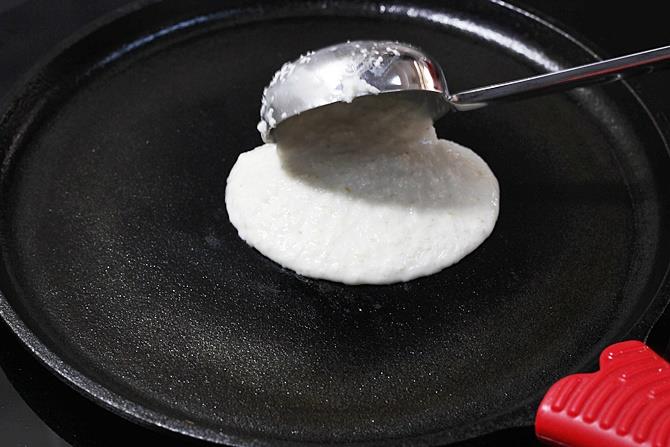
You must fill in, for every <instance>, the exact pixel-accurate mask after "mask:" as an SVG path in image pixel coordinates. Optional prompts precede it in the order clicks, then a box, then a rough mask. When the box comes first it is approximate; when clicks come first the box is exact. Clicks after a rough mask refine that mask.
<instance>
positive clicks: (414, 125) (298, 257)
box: [226, 97, 499, 284]
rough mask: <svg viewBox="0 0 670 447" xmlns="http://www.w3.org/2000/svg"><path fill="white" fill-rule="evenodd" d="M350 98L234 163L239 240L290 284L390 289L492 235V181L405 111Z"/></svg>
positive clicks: (231, 204)
mask: <svg viewBox="0 0 670 447" xmlns="http://www.w3.org/2000/svg"><path fill="white" fill-rule="evenodd" d="M381 99H382V97H377V98H363V99H357V100H355V101H354V102H352V103H351V104H345V103H341V104H337V105H335V106H329V107H327V108H323V109H321V110H319V111H317V112H314V111H312V112H310V113H306V114H303V115H300V116H298V117H296V118H291V119H289V120H287V121H285V122H284V123H282V125H281V126H280V127H279V129H278V130H277V131H275V134H274V137H275V140H276V141H277V144H265V145H263V146H260V147H257V148H255V149H253V150H251V151H249V152H245V153H243V154H241V155H240V157H239V159H238V160H237V163H236V164H235V166H233V169H232V170H231V172H230V175H229V177H228V185H227V188H226V206H227V209H228V215H229V217H230V221H231V222H232V224H233V225H234V226H235V227H236V228H237V230H238V232H239V235H240V237H241V238H242V239H244V240H245V241H246V242H247V243H248V244H249V245H251V246H252V247H255V248H256V249H257V250H258V251H260V252H261V253H262V254H264V255H265V256H267V257H268V258H270V259H272V260H273V261H275V262H277V263H279V264H280V265H282V266H284V267H287V268H289V269H291V270H294V271H296V272H297V273H299V274H301V275H305V276H309V277H312V278H322V279H328V280H332V281H338V282H342V283H345V284H389V283H394V282H398V281H409V280H411V279H414V278H418V277H420V276H425V275H430V274H432V273H435V272H438V271H440V270H442V269H443V268H445V267H447V266H449V265H451V264H453V263H455V262H457V261H459V260H460V259H462V258H463V257H464V256H465V255H467V254H468V253H470V252H472V251H473V250H474V249H475V248H477V246H479V245H480V244H481V243H482V242H483V241H484V240H485V239H486V238H487V237H488V236H489V234H491V231H492V230H493V227H494V225H495V222H496V219H497V216H498V201H499V199H498V198H499V193H498V182H497V181H496V178H495V176H494V175H493V173H492V172H491V170H490V169H489V167H488V166H487V165H486V163H485V162H484V161H483V160H482V159H481V158H479V157H478V156H477V155H476V154H475V153H474V152H472V151H471V150H470V149H467V148H465V147H463V146H460V145H459V144H457V143H454V142H450V141H446V140H439V139H438V138H437V136H436V134H435V129H434V127H433V124H432V121H431V119H430V118H427V117H425V116H423V115H422V114H420V113H418V112H416V110H415V109H414V108H412V107H413V106H407V105H405V104H403V103H402V102H397V101H392V102H393V103H390V102H389V99H384V100H383V101H381Z"/></svg>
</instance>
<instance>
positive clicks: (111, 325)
mask: <svg viewBox="0 0 670 447" xmlns="http://www.w3.org/2000/svg"><path fill="white" fill-rule="evenodd" d="M186 3H188V4H186ZM364 38H373V39H397V40H402V41H408V42H412V43H415V44H417V45H419V46H421V47H423V48H424V49H425V50H427V51H428V52H429V53H430V54H432V55H433V56H435V57H436V58H437V60H439V61H440V62H441V64H442V65H443V67H444V68H445V71H446V73H447V78H448V80H449V83H450V85H451V87H452V90H454V91H456V90H460V89H465V88H470V87H475V86H480V85H485V84H488V83H493V82H499V81H504V80H509V79H513V78H517V77H522V76H527V75H531V74H534V73H538V72H543V71H546V70H550V69H556V68H559V67H562V66H568V65H576V64H579V63H584V62H588V61H591V60H593V59H594V55H593V54H592V53H591V52H590V51H589V50H587V49H586V48H585V47H584V46H583V45H581V44H579V43H578V42H577V41H576V40H574V39H573V38H572V37H570V36H569V35H567V34H565V33H563V32H561V31H560V30H558V29H556V28H554V27H552V26H551V25H550V24H548V23H547V22H544V21H542V20H540V19H538V18H536V17H533V16H531V15H529V14H528V13H525V12H524V11H522V10H519V9H516V8H514V7H511V6H509V5H506V4H503V3H500V2H497V1H496V2H492V1H491V2H489V1H485V0H473V1H460V2H413V3H412V4H411V5H410V4H405V3H384V4H379V3H370V2H297V3H296V2H280V3H268V4H258V3H254V2H240V1H229V2H225V3H221V2H218V1H207V0H199V1H196V2H178V1H176V0H175V1H172V0H165V1H163V2H157V3H151V4H148V5H144V6H143V7H139V6H138V7H137V8H134V9H133V10H132V11H131V12H130V13H129V14H127V15H123V16H121V17H118V18H116V19H114V20H105V21H103V22H98V23H97V24H96V25H95V26H92V27H91V29H90V30H89V31H87V32H85V33H84V32H82V33H81V34H80V35H79V36H77V37H76V38H73V40H72V41H71V42H70V43H69V44H66V45H63V46H62V47H61V48H60V49H59V50H58V52H56V53H54V54H53V57H52V58H51V59H50V61H49V62H47V63H45V64H43V65H42V66H40V67H38V68H36V69H35V70H34V71H33V73H32V76H31V77H30V80H27V81H26V82H25V83H23V84H22V85H21V86H19V87H18V88H17V90H16V92H15V96H14V97H15V100H14V102H13V105H12V106H11V107H10V109H9V110H8V111H7V112H6V114H5V116H4V118H3V120H2V122H1V124H0V144H1V148H2V151H3V158H4V163H3V166H2V171H1V178H0V181H1V182H2V190H1V196H0V201H1V202H0V209H1V210H2V211H1V217H2V228H1V233H0V234H1V235H2V239H1V242H2V255H3V258H2V268H1V279H0V289H1V290H2V295H1V296H0V314H1V315H2V316H3V318H4V319H5V320H6V321H7V322H8V324H9V325H10V327H11V328H12V330H14V331H15V332H16V333H17V334H18V335H19V337H20V338H21V339H22V340H23V341H24V342H25V343H26V344H27V345H28V346H29V347H30V349H31V350H32V351H33V352H34V353H35V354H36V355H37V356H38V358H40V359H41V360H42V361H43V362H44V363H45V364H46V365H48V366H49V367H50V368H51V369H52V370H54V371H55V372H56V373H57V374H58V375H59V376H60V377H62V378H63V379H64V380H66V381H67V382H68V383H70V384H71V385H73V386H74V387H75V388H76V389H79V390H80V391H82V392H83V393H85V394H86V395H88V396H89V397H91V398H93V399H94V400H96V401H98V402H100V403H102V404H103V405H105V406H106V407H108V408H111V409H112V410H114V411H116V412H118V413H119V414H122V415H124V416H127V417H129V418H131V419H134V420H138V421H141V422H144V423H147V424H150V425H153V426H159V427H164V428H167V429H170V430H173V431H178V432H181V433H184V434H188V435H191V436H195V437H199V438H204V439H208V440H211V441H215V442H220V443H227V444H235V445H250V444H252V443H253V444H255V445H264V444H298V443H342V444H353V443H356V444H382V443H387V444H394V443H403V444H406V445H418V444H431V445H436V444H445V443H449V442H454V441H457V440H461V439H466V438H469V437H473V436H477V435H480V434H483V433H486V432H490V431H492V430H496V429H500V428H504V427H511V426H518V425H524V424H530V423H532V417H533V412H534V407H535V406H536V404H537V403H538V402H539V399H540V398H541V396H542V394H543V392H544V391H545V390H546V389H547V387H548V386H549V385H550V384H551V383H553V381H554V380H556V379H557V378H559V377H560V376H563V375H565V374H568V373H570V372H573V371H576V370H583V369H585V368H589V367H592V366H593V365H594V361H595V359H596V358H597V354H598V353H599V351H600V350H601V349H602V348H603V347H604V346H605V345H606V344H609V343H611V342H613V341H617V340H620V339H622V338H626V337H638V338H642V337H644V336H645V335H646V333H647V331H648V330H649V328H650V327H651V325H652V324H653V322H654V321H655V319H656V318H657V316H658V315H659V314H660V313H661V310H662V309H663V307H664V305H665V302H666V301H667V295H668V294H667V288H666V289H662V287H663V285H664V278H665V274H666V271H667V268H668V263H669V255H670V253H669V250H668V248H669V247H670V244H668V235H667V228H668V220H669V219H668V217H669V216H668V210H669V209H670V195H669V191H668V189H669V187H668V183H667V181H666V182H663V181H662V180H663V178H664V176H666V178H667V173H668V172H670V162H669V159H668V151H667V146H666V144H665V142H664V140H663V138H662V136H661V134H660V133H659V132H658V129H657V128H656V126H655V123H654V122H653V120H652V118H651V117H650V115H649V114H648V113H647V111H646V108H645V107H644V105H643V104H642V103H641V102H640V101H639V100H638V99H637V97H636V96H635V95H634V93H633V92H632V91H631V90H630V89H629V88H628V87H627V86H626V85H625V84H623V83H618V84H610V85H608V86H603V87H597V88H592V89H589V90H580V91H577V92H575V93H573V94H571V95H565V94H564V95H554V96H551V97H545V98H540V99H533V100H526V101H523V102H518V103H514V104H507V105H502V106H496V107H495V108H493V107H492V108H490V109H482V110H480V111H476V112H469V113H462V114H453V115H450V116H448V117H447V118H446V119H444V120H443V121H441V122H440V123H439V125H438V133H439V134H440V135H442V136H444V137H448V138H450V139H453V140H456V141H458V142H460V143H463V144H465V145H467V146H470V147H472V148H474V149H475V150H476V151H477V152H478V153H479V154H480V155H481V156H482V157H483V158H484V159H485V160H486V161H487V162H488V163H489V165H490V166H491V167H492V169H493V171H494V172H495V173H496V175H497V176H498V179H499V181H500V186H501V204H502V205H501V214H500V219H499V221H498V224H497V226H496V229H495V231H494V233H493V234H492V236H491V237H490V238H489V239H488V240H487V241H486V242H485V243H484V244H483V245H482V246H481V247H480V248H479V249H478V250H476V251H475V252H474V253H473V254H471V255H469V256H468V257H467V258H465V259H464V260H463V261H461V262H460V263H458V264H457V265H455V266H454V267H451V268H449V269H446V270H444V271H443V272H441V273H438V274H436V275H432V276H430V277H426V278H422V279H418V280H415V281H411V282H408V283H405V284H397V285H391V286H383V287H380V286H374V287H372V286H357V287H351V286H344V285H340V284H336V283H331V282H326V281H317V280H311V279H308V278H303V277H300V276H297V275H295V274H294V273H292V272H290V271H287V270H285V269H282V268H281V267H280V266H278V265H276V264H274V263H273V262H271V261H269V260H268V259H266V258H264V257H263V256H261V255H260V254H259V253H257V252H256V251H254V250H253V249H251V248H249V247H248V246H246V244H245V243H244V242H243V241H241V240H240V239H239V238H238V237H237V235H236V232H235V229H234V228H233V227H232V226H231V225H230V223H229V222H228V217H227V214H226V211H225V205H224V201H223V197H224V191H225V179H226V176H227V174H228V171H229V170H230V168H231V166H232V164H233V163H234V162H235V160H236V158H237V156H238V155H239V153H240V152H242V151H245V150H248V149H251V148H252V147H254V146H255V145H258V144H260V139H259V137H258V135H257V132H256V130H255V124H256V121H257V119H258V109H259V97H260V92H261V91H262V88H263V86H264V85H265V84H266V83H267V82H268V80H269V79H270V78H271V76H272V74H273V72H274V71H275V70H276V69H277V68H278V67H279V66H280V65H281V64H282V63H283V62H284V61H286V60H288V59H292V58H294V57H296V56H297V55H299V54H300V53H303V52H305V51H307V50H309V49H314V48H318V47H322V46H325V45H328V44H332V43H335V42H338V41H342V40H346V39H364Z"/></svg>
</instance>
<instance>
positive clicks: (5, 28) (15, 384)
mask: <svg viewBox="0 0 670 447" xmlns="http://www.w3.org/2000/svg"><path fill="white" fill-rule="evenodd" d="M445 1H459V0H445ZM511 2H512V3H514V4H518V5H519V6H522V7H526V8H527V9H530V10H533V11H535V12H538V13H540V14H541V15H543V16H548V17H549V18H551V20H552V21H553V22H555V23H556V24H558V25H559V26H561V27H562V28H564V29H566V30H568V31H571V32H573V33H574V34H575V35H577V36H578V37H580V38H581V40H583V41H584V42H585V43H587V44H589V45H590V46H591V47H592V48H593V49H595V50H596V51H597V52H599V54H600V55H601V56H603V57H611V56H616V55H621V54H625V53H627V52H634V51H639V50H643V49H648V48H652V47H655V46H661V45H666V44H669V43H670V27H668V26H667V20H666V17H667V16H665V15H664V14H663V12H662V11H663V10H664V8H663V2H632V1H624V2H606V1H597V0H590V1H580V0H524V1H520V2H519V1H516V0H512V1H511ZM128 3H132V2H130V1H129V0H0V105H1V104H2V102H4V99H5V98H6V95H7V92H8V90H9V89H10V88H11V85H12V84H13V83H14V82H16V80H17V79H19V78H20V76H21V75H22V74H23V73H24V72H25V71H26V70H27V69H29V68H30V66H31V65H32V64H33V63H34V62H35V61H36V60H37V59H39V58H40V57H41V56H43V55H44V54H45V53H46V52H48V50H49V49H51V48H52V47H53V46H54V45H55V44H56V43H57V42H58V41H60V40H62V39H63V38H65V37H67V36H68V35H69V34H71V33H72V32H74V31H75V30H77V29H78V28H80V27H81V26H82V25H84V24H86V23H87V22H89V21H91V20H93V19H95V18H96V17H98V16H100V15H102V14H104V13H106V12H109V11H112V10H114V9H116V8H118V7H120V6H123V5H126V4H128ZM501 81H502V79H501ZM631 84H632V85H633V86H634V88H635V89H636V90H637V91H638V93H639V94H640V96H641V97H642V98H643V100H644V101H645V102H646V103H647V104H648V105H649V106H650V108H651V110H652V113H653V114H654V116H655V117H656V118H657V120H658V122H659V124H660V125H661V127H663V128H664V130H665V132H666V135H670V121H669V119H668V117H669V116H670V82H668V74H667V73H652V74H650V75H648V76H646V77H644V78H637V79H634V80H632V81H631ZM669 319H670V317H669ZM668 332H669V328H668V323H667V320H665V319H664V320H663V321H662V324H661V325H660V326H659V327H658V328H657V329H656V330H655V331H654V333H653V336H652V337H651V339H650V343H651V344H652V346H653V347H654V348H655V349H657V350H658V351H661V352H663V353H666V354H667V350H666V344H667V343H666V339H667V335H668ZM0 367H1V370H0V446H3V447H18V446H27V447H35V446H38V447H41V446H48V447H63V446H71V445H72V446H124V445H145V444H146V445H161V446H164V447H171V446H190V445H202V444H201V443H196V442H193V441H190V440H188V439H184V438H180V437H176V436H172V435H169V434H159V433H155V432H153V431H151V430H148V429H144V428H141V427H139V426H137V425H135V424H132V423H130V422H126V421H125V420H123V419H121V418H119V417H117V416H114V415H112V414H111V413H109V412H107V411H106V410H104V409H102V408H100V407H98V406H97V405H95V404H93V403H90V402H89V401H88V400H87V399H85V398H83V397H81V396H80V395H79V394H77V393H76V392H74V391H72V390H71V389H70V388H69V387H68V386H66V385H64V384H63V383H61V382H60V381H59V380H58V379H56V378H55V377H53V376H52V375H51V373H49V372H48V371H46V370H45V369H44V368H43V367H42V366H41V365H40V364H39V363H38V362H37V361H36V360H34V359H33V358H32V356H31V355H30V353H29V352H27V350H26V349H25V348H23V347H22V346H21V345H20V344H19V343H18V341H17V339H16V338H15V337H14V336H13V334H11V333H10V332H9V330H8V329H7V328H6V326H5V325H4V323H0ZM498 444H505V445H520V446H531V445H538V444H537V442H536V441H534V437H533V431H532V428H530V427H529V428H525V429H517V430H511V431H508V432H504V433H498V434H494V435H492V436H488V437H486V438H484V439H479V440H476V441H474V442H470V443H466V444H463V446H462V447H465V446H466V445H467V446H475V445H477V446H484V445H498Z"/></svg>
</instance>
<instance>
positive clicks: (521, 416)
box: [0, 0, 670, 447]
mask: <svg viewBox="0 0 670 447" xmlns="http://www.w3.org/2000/svg"><path fill="white" fill-rule="evenodd" d="M483 1H484V2H486V3H490V4H493V5H496V6H498V7H502V8H505V9H508V10H510V11H512V12H513V13H516V14H521V15H523V16H525V17H526V18H528V19H530V20H532V21H535V22H537V23H539V24H540V25H542V26H544V27H547V28H549V29H550V30H551V31H553V32H556V33H558V34H560V35H561V36H562V37H564V38H566V39H568V40H569V41H571V42H572V43H573V44H575V45H577V46H578V47H579V48H581V49H582V50H583V51H585V52H586V53H587V54H588V55H589V56H590V57H592V58H594V59H599V57H598V55H597V53H596V52H594V51H593V50H592V49H591V48H590V47H589V46H587V45H585V44H584V43H582V42H581V41H580V40H578V39H577V38H575V37H574V36H573V35H571V34H568V33H567V32H565V31H563V30H561V28H559V27H558V26H556V25H554V24H552V23H551V22H549V21H547V20H545V19H543V18H542V17H540V16H538V15H536V14H534V13H531V12H529V11H527V10H526V9H522V8H520V7H517V6H514V5H511V4H509V3H506V2H505V1H502V0H483ZM158 3H162V0H143V1H140V2H137V3H135V4H133V5H131V6H129V7H125V8H122V9H120V10H117V11H114V12H112V13H110V14H106V15H104V16H102V17H101V18H99V19H97V20H95V21H93V22H91V23H90V24H89V25H87V26H85V27H84V28H82V29H81V30H79V31H77V32H76V33H74V34H73V35H72V36H70V37H69V38H68V39H66V40H65V41H63V42H61V43H60V44H57V45H56V46H55V47H54V48H53V50H52V51H50V52H49V53H48V54H47V55H46V56H45V57H44V58H42V59H41V60H40V61H39V62H38V63H37V64H35V65H34V66H33V68H32V69H30V70H29V71H28V72H27V73H26V74H25V75H24V76H22V78H21V79H20V80H19V81H18V82H17V83H16V84H14V87H13V88H12V89H11V90H10V91H9V92H8V94H7V95H6V96H5V99H7V98H9V100H8V101H7V102H6V103H3V104H2V105H3V106H4V107H3V116H2V119H0V125H2V123H3V122H4V121H5V119H6V118H7V116H9V115H11V114H12V111H13V104H14V100H15V99H16V98H18V97H19V94H20V93H21V92H23V91H24V88H25V86H26V85H27V84H28V83H29V82H30V81H32V80H33V79H34V77H35V76H36V75H37V74H38V73H40V72H41V71H42V70H43V69H45V68H46V67H47V66H49V64H51V63H52V62H54V61H55V60H56V59H57V58H58V56H60V55H61V53H62V52H63V51H64V50H66V49H67V48H69V47H70V46H71V45H74V44H76V43H78V42H80V41H82V40H85V39H86V38H88V37H89V36H90V35H92V34H94V33H95V32H96V31H98V30H99V29H100V28H101V27H102V26H104V25H109V24H112V23H114V22H116V21H117V20H122V19H124V18H125V17H127V16H129V15H131V14H132V13H133V12H135V11H138V10H141V9H143V8H144V7H146V6H148V5H152V4H158ZM216 20H217V16H216V15H212V16H208V17H205V18H204V19H203V20H200V21H196V22H193V23H192V24H191V25H197V24H201V23H203V22H215V21H216ZM191 25H187V26H191ZM128 51H132V49H129V50H128ZM123 54H126V53H121V54H119V56H121V55H123ZM109 62H111V60H110V61H109ZM621 84H622V85H623V86H624V87H625V88H626V90H627V93H629V94H631V95H632V98H633V99H634V100H635V102H636V103H637V105H638V106H640V107H641V108H642V110H643V111H644V114H645V115H646V118H648V120H649V122H650V123H651V124H652V125H653V127H654V128H655V129H656V132H657V134H658V135H659V136H660V137H661V141H662V143H663V145H664V147H665V149H666V151H669V152H670V146H669V145H668V139H667V138H666V136H665V134H664V132H663V130H662V128H661V127H660V125H659V124H658V122H657V120H656V119H655V118H654V116H653V114H652V113H651V111H650V110H649V108H648V107H647V105H646V104H645V103H644V101H643V100H642V99H641V98H640V96H639V95H638V94H637V92H636V91H635V90H634V89H633V88H632V87H631V86H630V85H629V84H628V83H627V82H625V81H623V82H621ZM11 150H12V149H11V148H10V150H9V152H11ZM6 168H7V166H3V169H6ZM3 254H4V250H3ZM3 257H4V256H3ZM669 279H670V265H668V266H667V267H666V270H665V272H664V275H663V278H662V279H661V282H660V286H659V287H658V288H657V290H656V291H655V292H654V296H653V298H652V299H651V300H650V302H649V304H648V306H647V308H646V309H645V310H644V311H643V312H642V314H641V315H640V317H639V318H638V319H637V321H636V322H635V323H634V324H632V325H631V327H630V329H629V330H628V332H627V333H626V336H628V337H634V338H646V336H647V335H648V332H649V329H648V327H647V326H649V327H651V326H653V323H654V322H655V321H656V320H657V319H658V318H659V317H660V315H661V314H662V312H663V310H664V309H665V308H666V307H667V305H668V303H667V300H666V299H665V298H664V296H670V281H669ZM0 317H1V318H2V319H3V320H4V321H5V323H6V324H7V325H8V327H9V328H10V329H11V331H12V332H13V334H14V336H16V337H17V338H18V339H19V341H20V342H21V344H23V345H24V346H25V347H26V348H28V350H29V351H30V352H31V353H32V355H33V356H34V357H36V358H37V359H38V360H39V361H40V363H42V364H43V365H44V366H45V367H46V368H47V369H48V370H50V371H51V372H52V373H54V374H55V375H56V377H58V378H59V379H61V381H63V382H64V383H65V384H67V385H68V386H70V387H71V388H73V389H74V390H76V391H77V392H79V393H80V394H81V395H83V396H85V397H86V398H88V399H90V400H91V401H94V402H96V403H98V404H101V405H102V406H103V407H104V408H106V409H108V410H110V411H112V412H113V413H114V414H117V415H119V416H122V417H124V418H126V419H128V420H131V421H134V422H138V423H140V424H142V425H144V426H147V427H150V428H156V427H158V428H161V429H164V430H167V431H169V432H174V433H178V434H181V435H185V436H188V437H192V438H196V439H201V440H204V441H209V442H214V443H219V444H226V445H231V446H236V447H237V446H239V447H243V446H271V445H282V446H298V445H322V444H323V443H322V442H317V441H295V440H289V439H279V438H260V437H256V436H253V435H246V434H241V435H238V434H234V435H231V434H227V433H224V432H222V431H218V430H213V429H211V428H206V427H203V426H198V425H193V424H189V423H188V422H187V421H184V420H180V419H178V418H175V417H166V416H165V415H163V414H162V413H161V412H159V411H155V410H151V409H149V408H147V407H146V406H144V405H142V404H138V403H136V402H134V401H132V400H130V399H128V398H125V397H123V396H122V395H120V394H118V393H115V392H112V391H110V390H109V389H108V388H106V387H105V386H104V385H102V384H100V383H99V382H96V381H95V380H92V379H89V378H88V377H87V376H86V375H84V374H83V373H81V372H79V370H77V369H76V368H74V367H73V366H71V365H70V364H68V363H67V362H65V361H64V360H62V358H61V357H60V356H58V355H57V354H56V353H55V352H54V351H52V350H51V349H50V348H49V347H48V346H47V345H46V343H44V342H43V341H42V340H41V339H40V338H39V337H38V336H37V335H36V334H35V333H34V332H33V331H32V330H31V329H30V328H29V326H28V325H27V324H26V322H25V321H24V320H23V319H22V318H21V317H20V315H19V313H18V312H17V311H16V310H15V309H14V308H13V307H12V305H11V304H10V301H9V300H8V299H7V298H6V297H5V295H4V294H3V293H2V291H0ZM581 366H583V365H581ZM531 401H533V399H532V398H529V399H527V400H526V401H523V402H520V403H519V404H517V406H515V407H512V408H510V410H509V411H507V412H506V413H504V414H503V415H492V416H489V417H486V418H483V419H481V420H479V421H477V422H475V423H472V424H470V425H467V426H464V427H463V428H461V429H459V430H460V431H458V433H459V434H460V436H458V438H459V439H468V438H469V437H470V436H468V433H477V435H480V434H484V433H487V432H490V431H492V430H490V429H489V430H488V431H487V430H486V427H494V428H495V430H494V431H497V430H501V429H504V428H512V427H516V426H518V425H517V424H515V423H514V421H515V420H525V419H526V418H527V417H528V416H529V412H530V413H534V410H532V409H529V408H527V407H528V403H530V402H531ZM503 416H504V417H505V418H506V419H507V422H506V423H500V421H499V419H502V417H503ZM453 431H454V429H453V428H452V429H445V430H440V431H437V432H433V433H423V434H418V435H415V436H411V437H403V438H393V437H388V438H381V439H378V440H372V441H370V440H363V441H354V442H343V443H338V445H342V446H363V445H365V446H377V445H398V444H403V445H409V444H412V445H417V444H430V445H434V444H437V443H439V442H440V439H441V438H445V433H447V432H453Z"/></svg>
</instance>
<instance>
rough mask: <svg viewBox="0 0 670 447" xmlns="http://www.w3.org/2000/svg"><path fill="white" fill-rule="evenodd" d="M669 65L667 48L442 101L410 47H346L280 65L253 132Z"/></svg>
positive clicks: (457, 104) (443, 105)
mask: <svg viewBox="0 0 670 447" xmlns="http://www.w3.org/2000/svg"><path fill="white" fill-rule="evenodd" d="M668 60H670V46H665V47H661V48H656V49H653V50H648V51H643V52H640V53H635V54H630V55H627V56H622V57H617V58H614V59H609V60H605V61H601V62H595V63H592V64H587V65H582V66H579V67H575V68H569V69H566V70H561V71H557V72H552V73H547V74H542V75H538V76H532V77H530V78H525V79H520V80H516V81H510V82H504V83H500V84H495V85H491V86H488V87H481V88H476V89H472V90H467V91H464V92H460V93H456V94H450V93H449V91H448V89H447V82H446V80H445V78H444V73H443V72H442V69H441V68H440V65H439V64H438V63H437V62H436V61H435V60H434V59H432V58H431V57H429V56H427V55H426V54H425V53H424V52H422V51H421V50H419V49H418V48H416V47H414V46H411V45H408V44H404V43H398V42H391V41H353V42H346V43H341V44H337V45H333V46H330V47H326V48H323V49H320V50H318V51H316V52H311V53H308V54H306V55H304V56H301V57H300V58H299V59H297V60H295V61H293V62H288V63H286V64H284V66H282V68H281V69H280V70H279V71H278V72H277V73H276V74H275V77H274V78H273V79H272V81H271V82H270V84H269V85H268V86H267V88H266V89H265V91H264V92H263V99H262V106H261V121H260V123H259V126H258V128H259V130H260V131H261V134H262V135H263V139H264V140H266V141H272V130H273V129H275V128H276V127H277V126H279V125H280V124H281V123H282V122H284V121H286V120H288V119H290V118H292V117H294V116H296V115H299V114H302V113H305V112H308V111H311V110H313V109H316V108H319V107H324V106H327V105H329V104H333V103H337V102H351V101H352V100H354V99H356V98H359V97H362V96H368V95H373V94H375V95H376V94H384V95H386V94H402V95H403V96H404V97H405V98H409V99H410V100H411V101H413V102H416V103H417V107H425V108H426V110H427V113H429V114H430V116H432V117H433V119H437V118H439V117H441V116H442V115H444V114H445V113H446V112H448V111H467V110H474V109H478V108H480V107H484V106H486V105H489V104H493V103H496V102H501V101H503V100H509V99H514V98H521V97H527V96H535V95H540V94H543V93H549V92H555V91H562V90H567V89H571V88H574V87H579V86H584V85H587V84H594V83H598V82H603V81H607V80H616V79H619V78H620V77H621V75H623V74H628V73H630V72H633V71H635V70H636V69H639V68H641V67H647V68H649V67H653V66H655V65H658V64H660V63H661V62H664V61H668Z"/></svg>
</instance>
